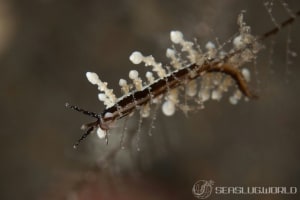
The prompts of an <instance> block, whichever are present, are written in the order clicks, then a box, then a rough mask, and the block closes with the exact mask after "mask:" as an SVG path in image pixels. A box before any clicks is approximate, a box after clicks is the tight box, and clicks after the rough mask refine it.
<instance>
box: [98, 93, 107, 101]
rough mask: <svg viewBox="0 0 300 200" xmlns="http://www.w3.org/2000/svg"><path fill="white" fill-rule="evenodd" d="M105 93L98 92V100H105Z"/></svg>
mask: <svg viewBox="0 0 300 200" xmlns="http://www.w3.org/2000/svg"><path fill="white" fill-rule="evenodd" d="M106 98H107V97H106V95H105V94H104V93H99V94H98V99H99V100H100V101H105V100H106Z"/></svg>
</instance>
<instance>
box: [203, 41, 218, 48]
mask: <svg viewBox="0 0 300 200" xmlns="http://www.w3.org/2000/svg"><path fill="white" fill-rule="evenodd" d="M205 48H206V49H208V50H210V49H215V48H216V45H215V44H214V43H213V42H211V41H208V42H207V43H206V45H205Z"/></svg>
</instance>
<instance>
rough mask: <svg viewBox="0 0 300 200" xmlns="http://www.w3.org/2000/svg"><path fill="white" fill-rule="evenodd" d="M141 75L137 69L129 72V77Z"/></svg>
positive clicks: (135, 77)
mask: <svg viewBox="0 0 300 200" xmlns="http://www.w3.org/2000/svg"><path fill="white" fill-rule="evenodd" d="M138 77H139V72H138V71H136V70H130V72H129V78H130V79H132V80H134V79H137V78H138Z"/></svg>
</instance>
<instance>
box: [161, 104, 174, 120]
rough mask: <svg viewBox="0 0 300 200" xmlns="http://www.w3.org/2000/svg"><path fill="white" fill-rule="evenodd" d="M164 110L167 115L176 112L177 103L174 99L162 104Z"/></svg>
mask: <svg viewBox="0 0 300 200" xmlns="http://www.w3.org/2000/svg"><path fill="white" fill-rule="evenodd" d="M162 111H163V113H164V114H165V115H166V116H172V115H174V113H175V105H174V103H173V102H172V101H165V102H164V103H163V105H162Z"/></svg>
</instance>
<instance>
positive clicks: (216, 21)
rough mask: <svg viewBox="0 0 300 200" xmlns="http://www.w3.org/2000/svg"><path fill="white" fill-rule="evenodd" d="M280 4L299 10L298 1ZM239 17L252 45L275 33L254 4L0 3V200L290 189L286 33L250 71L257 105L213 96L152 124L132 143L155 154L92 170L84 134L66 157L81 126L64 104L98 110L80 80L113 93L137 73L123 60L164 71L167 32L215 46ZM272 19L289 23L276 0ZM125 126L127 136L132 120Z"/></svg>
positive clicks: (295, 103) (293, 165)
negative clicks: (134, 58) (93, 76)
mask: <svg viewBox="0 0 300 200" xmlns="http://www.w3.org/2000/svg"><path fill="white" fill-rule="evenodd" d="M288 4H289V6H290V7H291V8H292V10H293V11H298V10H297V9H300V2H299V1H297V0H293V1H288ZM242 9H245V10H247V12H246V15H245V18H246V22H247V23H248V24H249V25H251V27H252V31H253V33H254V34H255V35H259V34H262V33H263V32H265V31H267V30H269V29H270V28H272V27H273V26H274V25H273V24H272V22H271V20H270V17H269V16H268V13H267V12H266V9H265V7H264V6H263V3H262V2H261V1H250V0H247V1H245V0H243V1H238V0H224V1H217V0H216V1H215V0H213V1H203V0H191V1H179V0H175V1H174V0H173V1H158V0H143V1H137V0H134V1H129V0H121V1H116V0H110V1H103V0H102V1H100V0H89V1H83V0H26V1H17V0H1V1H0V66H1V78H0V91H1V92H0V95H1V97H0V101H1V102H0V110H1V143H0V148H1V150H0V152H1V165H0V173H1V175H0V177H1V185H0V199H72V200H73V199H195V198H194V197H193V195H192V193H191V189H192V186H193V184H194V183H195V182H196V181H197V180H202V179H203V180H210V179H211V180H214V181H215V185H216V186H221V185H222V186H287V187H289V186H298V189H300V187H299V183H300V182H299V180H300V171H299V168H300V160H299V153H300V152H299V142H300V140H299V139H300V136H299V133H300V125H299V119H300V114H299V111H300V109H299V99H300V90H299V85H300V79H299V76H300V70H299V56H298V57H296V58H292V61H293V64H291V65H288V66H287V65H286V54H287V48H286V43H287V36H288V30H289V29H285V30H283V31H282V32H281V33H279V34H278V35H277V36H276V37H274V38H273V41H274V45H273V46H274V48H270V44H271V43H272V42H271V41H272V39H271V40H267V41H266V42H265V43H264V44H265V45H266V49H265V50H264V51H263V52H262V53H261V54H260V56H259V58H258V59H257V64H256V70H251V71H252V83H253V85H252V87H253V88H255V89H256V91H257V92H258V94H259V96H260V98H259V99H258V100H253V101H250V102H245V101H241V102H240V103H239V104H238V105H236V106H232V105H230V104H229V103H228V100H227V98H224V99H222V101H221V102H215V101H213V102H208V103H207V104H206V108H205V109H204V110H201V111H199V112H198V113H196V114H190V115H189V116H188V117H185V116H184V114H182V113H178V114H176V115H175V116H174V117H171V118H168V117H164V116H162V115H161V114H159V119H158V120H157V122H156V128H155V129H154V130H153V134H154V136H153V137H152V138H151V139H149V138H148V137H142V139H141V140H142V142H141V144H142V145H143V144H144V143H146V142H145V141H147V140H151V141H154V143H155V141H156V144H155V145H157V148H156V147H155V148H154V150H153V152H152V150H149V151H148V153H145V152H147V150H145V151H142V152H141V153H137V152H136V150H135V149H134V148H133V149H132V150H131V151H133V152H131V153H132V154H133V155H134V159H129V158H126V155H124V156H123V157H122V159H117V161H116V162H117V163H116V164H115V165H111V166H110V165H109V166H108V167H107V168H106V170H103V171H101V172H99V171H95V170H94V168H93V166H94V163H95V161H97V160H99V158H100V157H101V156H102V150H103V151H105V148H106V147H105V145H104V144H103V143H104V142H103V141H100V144H99V146H98V145H95V144H94V142H93V141H94V140H97V139H96V137H94V136H91V137H90V138H88V139H87V141H86V142H85V143H83V144H82V146H81V148H80V149H79V150H77V151H76V150H73V149H72V146H73V144H74V142H76V140H77V139H78V138H79V137H80V134H81V130H80V129H79V127H80V125H81V124H82V123H85V122H87V121H89V120H90V118H88V117H86V116H83V115H81V114H79V113H75V112H73V111H70V110H67V109H66V108H65V107H64V104H65V102H70V103H73V104H76V105H79V106H82V107H84V108H86V109H88V110H92V111H96V112H100V111H101V110H102V109H103V108H104V107H103V105H102V103H101V102H98V100H97V91H96V88H95V87H94V86H92V85H91V84H90V83H88V81H87V80H86V78H85V72H86V71H95V72H97V73H98V74H99V76H100V78H101V79H102V80H104V81H107V82H108V83H109V86H110V87H111V88H114V89H115V91H116V92H117V93H118V92H119V86H118V81H119V79H120V78H127V75H128V71H129V70H131V69H138V70H140V71H142V70H143V67H141V66H134V65H132V64H131V63H130V62H129V60H128V56H129V55H130V54H131V52H132V51H134V50H140V51H142V52H143V53H144V54H145V55H150V54H152V55H153V56H154V57H155V58H156V60H158V61H161V62H163V63H168V62H169V61H168V60H167V58H165V49H166V48H167V47H169V46H170V44H171V43H170V40H169V31H170V30H175V29H177V30H181V31H182V32H183V33H184V34H185V37H186V38H188V39H190V40H192V39H193V38H194V37H196V38H197V39H198V41H199V43H200V45H201V46H204V45H205V43H206V42H207V41H208V40H214V39H215V37H218V38H219V39H220V41H226V39H228V38H229V37H230V36H231V35H233V34H234V33H236V32H237V31H238V27H237V25H236V18H237V15H238V14H239V13H240V11H241V10H242ZM273 14H274V17H275V18H276V19H278V21H282V20H284V19H286V18H288V17H289V16H288V14H287V13H286V12H285V10H284V9H283V8H282V6H281V5H280V4H279V2H278V1H275V7H274V12H273ZM298 35H299V21H296V22H295V23H294V24H293V26H292V27H291V29H290V38H291V41H292V42H291V44H290V47H291V49H292V50H293V51H296V52H297V53H298V54H299V52H300V46H299V36H298ZM271 49H273V50H274V53H273V55H272V56H271V57H270V56H269V55H270V51H271ZM270 62H272V63H273V64H272V65H271V66H270V64H269V63H270ZM249 66H250V67H251V68H252V69H253V64H252V65H251V64H250V65H249ZM118 94H120V93H118ZM130 121H131V123H132V124H131V125H130V126H133V127H134V125H135V128H136V126H137V120H135V119H131V120H130ZM133 129H134V128H133ZM117 138H118V137H117ZM156 138H160V139H156ZM162 138H163V139H162ZM97 142H98V141H97ZM145 145H146V144H145ZM146 147H147V145H146V146H145V148H144V149H146ZM99 149H100V150H99ZM106 151H107V150H106ZM149 152H150V153H149ZM127 153H128V152H127ZM148 161H149V162H148ZM118 166H119V167H118ZM116 171H117V172H116ZM297 196H298V197H299V192H298V195H297ZM234 197H235V198H240V197H239V196H234ZM214 198H219V199H220V198H224V199H226V198H228V196H222V197H216V196H212V197H210V199H214ZM246 198H247V199H256V198H259V199H264V198H266V199H285V198H286V199H287V198H289V199H291V198H296V197H295V196H293V197H289V196H282V195H274V196H272V195H270V196H248V197H246Z"/></svg>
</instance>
